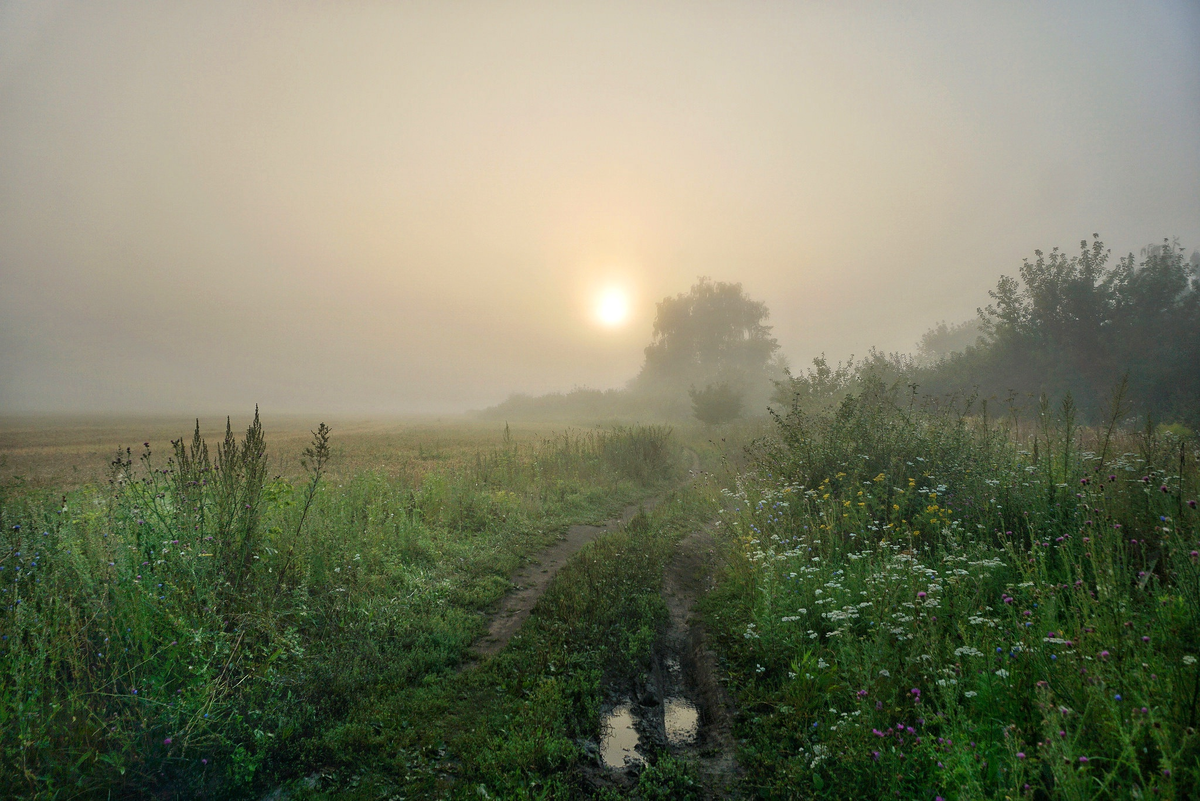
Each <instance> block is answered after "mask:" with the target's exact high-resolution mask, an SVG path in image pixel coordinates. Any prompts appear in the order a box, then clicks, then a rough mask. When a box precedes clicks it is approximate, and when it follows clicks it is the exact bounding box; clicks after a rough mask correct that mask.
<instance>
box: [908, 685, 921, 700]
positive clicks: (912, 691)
mask: <svg viewBox="0 0 1200 801" xmlns="http://www.w3.org/2000/svg"><path fill="white" fill-rule="evenodd" d="M909 692H911V693H912V694H913V695H915V696H916V697H918V698H920V697H921V691H920V690H918V689H917V688H916V687H913V688H912V689H911V690H909Z"/></svg>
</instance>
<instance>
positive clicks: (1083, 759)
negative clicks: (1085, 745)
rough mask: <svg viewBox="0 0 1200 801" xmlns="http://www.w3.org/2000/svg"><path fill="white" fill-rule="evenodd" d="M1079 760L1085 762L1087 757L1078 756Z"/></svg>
mask: <svg viewBox="0 0 1200 801" xmlns="http://www.w3.org/2000/svg"><path fill="white" fill-rule="evenodd" d="M1079 761H1080V762H1083V763H1086V762H1087V761H1088V758H1087V757H1080V758H1079Z"/></svg>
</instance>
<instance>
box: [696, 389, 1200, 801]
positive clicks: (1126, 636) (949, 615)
mask: <svg viewBox="0 0 1200 801" xmlns="http://www.w3.org/2000/svg"><path fill="white" fill-rule="evenodd" d="M1010 434H1011V432H1009V431H1007V430H1006V429H1004V428H997V427H996V425H995V423H994V421H992V422H989V421H988V420H987V418H986V415H974V416H969V415H967V414H965V413H964V412H963V411H962V410H958V411H955V410H953V409H947V408H943V409H942V410H941V411H936V410H915V409H909V408H907V404H906V403H904V402H902V401H899V400H898V399H897V397H896V396H895V395H894V393H891V392H888V391H886V390H885V389H884V388H882V387H875V388H874V389H871V388H868V390H867V391H866V392H864V393H863V394H862V395H860V396H858V397H855V398H850V399H849V400H847V401H846V402H845V403H843V404H842V406H841V407H840V408H839V409H837V410H836V411H834V412H831V413H829V414H825V415H816V416H810V415H805V414H804V413H802V411H801V410H800V409H798V408H797V409H794V410H793V411H792V413H790V414H789V415H787V416H785V417H783V418H781V419H780V421H779V427H778V430H777V432H776V435H775V436H774V437H772V438H770V439H769V440H767V441H764V442H762V443H761V444H760V446H759V447H758V449H757V466H756V468H755V469H754V470H752V471H750V472H747V473H744V474H743V475H741V477H740V479H739V481H738V483H737V485H736V486H735V487H734V488H731V489H730V490H728V491H727V498H726V509H725V511H724V512H723V515H722V521H723V522H722V525H721V529H720V530H722V531H723V533H724V535H723V538H722V539H723V543H724V548H725V551H726V553H725V555H726V559H727V569H726V575H725V578H724V580H723V581H722V584H721V586H720V588H719V590H718V591H717V592H716V593H714V594H712V595H710V596H709V598H707V599H706V602H705V615H706V618H707V620H708V622H709V624H710V625H711V626H712V627H713V629H714V631H715V632H716V633H717V640H718V643H719V648H720V651H721V654H722V656H723V657H724V658H725V659H726V660H727V664H728V666H729V671H730V681H731V688H732V689H733V690H734V693H735V696H736V698H737V701H738V704H739V708H740V715H739V717H738V721H737V736H738V738H739V740H740V742H741V743H742V745H741V747H740V749H739V759H740V761H741V764H742V766H743V768H744V769H745V771H746V781H745V789H746V791H747V792H748V793H749V794H752V795H761V796H764V797H811V798H850V797H900V798H928V799H934V798H936V797H941V798H945V799H951V798H962V799H967V798H972V799H973V798H1049V797H1053V798H1074V799H1090V798H1131V797H1132V798H1138V797H1160V798H1192V797H1196V795H1197V794H1198V793H1200V747H1198V746H1200V743H1198V740H1197V735H1196V728H1195V727H1196V726H1197V722H1198V721H1197V716H1198V712H1200V710H1198V706H1197V702H1198V700H1200V699H1198V694H1200V693H1198V688H1200V664H1198V663H1197V657H1198V656H1200V646H1198V643H1200V567H1198V565H1197V561H1198V559H1197V555H1196V554H1197V549H1200V543H1198V540H1200V517H1198V512H1197V511H1196V509H1195V499H1196V496H1197V489H1198V488H1197V475H1196V469H1195V464H1196V459H1197V456H1198V454H1197V451H1196V445H1195V441H1194V440H1192V441H1188V442H1185V441H1181V440H1179V439H1178V438H1176V437H1174V436H1173V435H1171V434H1170V433H1169V432H1168V433H1165V434H1156V433H1154V432H1153V431H1148V432H1147V433H1146V434H1145V435H1144V436H1142V437H1136V438H1135V437H1128V436H1127V437H1124V438H1122V437H1117V438H1110V437H1108V436H1106V434H1105V432H1104V431H1100V432H1093V431H1080V430H1079V429H1077V428H1076V427H1075V426H1074V420H1073V409H1072V408H1071V407H1070V404H1069V403H1067V404H1065V405H1064V406H1063V408H1062V409H1061V410H1051V409H1049V408H1046V407H1045V406H1044V407H1043V409H1042V411H1041V415H1040V417H1039V420H1038V424H1037V434H1036V438H1029V439H1025V440H1022V441H1017V440H1016V439H1015V438H1014V437H1012V436H1010Z"/></svg>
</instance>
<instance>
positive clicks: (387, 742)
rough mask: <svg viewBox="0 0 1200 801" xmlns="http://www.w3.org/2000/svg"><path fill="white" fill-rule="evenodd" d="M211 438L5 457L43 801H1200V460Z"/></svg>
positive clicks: (886, 410)
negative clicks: (713, 800)
mask: <svg viewBox="0 0 1200 801" xmlns="http://www.w3.org/2000/svg"><path fill="white" fill-rule="evenodd" d="M201 422H202V423H203V422H204V421H201ZM222 422H223V421H222ZM194 425H195V424H194V422H190V421H172V420H158V421H136V420H126V421H111V420H110V421H84V420H74V421H71V420H54V421H46V420H30V419H25V420H6V421H4V426H3V429H2V430H0V443H2V445H3V459H4V462H3V464H4V477H5V480H4V484H3V487H4V489H3V495H2V496H0V524H2V526H3V528H2V534H0V536H2V537H3V539H2V540H0V569H2V570H3V572H0V589H2V590H3V593H4V597H3V599H0V600H2V602H3V607H2V608H0V637H3V639H2V640H0V747H3V749H4V759H3V761H2V763H0V784H3V785H4V786H5V787H10V788H14V789H13V792H12V794H13V795H15V796H18V797H40V798H71V797H96V796H106V795H108V794H109V793H112V794H113V795H143V794H153V795H157V796H160V797H193V796H197V795H205V796H209V797H228V798H246V797H254V798H258V797H263V796H264V795H272V796H273V797H275V798H282V797H285V796H286V797H292V798H325V797H353V798H427V797H450V798H460V797H461V798H468V797H469V798H480V797H492V798H575V797H596V798H621V797H634V798H700V797H725V796H731V797H767V798H789V797H800V798H809V797H814V798H816V797H828V798H846V797H864V798H873V797H899V798H929V799H934V798H938V797H940V798H944V799H950V798H962V799H968V798H1018V797H1028V798H1051V797H1053V798H1060V797H1061V798H1081V799H1082V798H1097V797H1101V798H1133V797H1158V798H1188V797H1194V795H1195V793H1196V792H1197V791H1198V790H1197V788H1198V787H1200V761H1198V760H1200V748H1198V743H1197V739H1196V731H1195V726H1196V715H1197V712H1198V711H1200V708H1198V701H1200V665H1197V658H1198V656H1200V649H1198V647H1197V643H1198V642H1200V567H1198V565H1197V561H1198V558H1197V552H1198V550H1200V542H1197V540H1198V539H1200V536H1198V532H1200V517H1198V515H1200V513H1198V512H1197V510H1196V497H1197V483H1198V480H1197V471H1196V459H1197V457H1198V455H1200V454H1198V453H1197V449H1196V442H1195V440H1194V438H1189V437H1188V436H1187V434H1186V432H1184V433H1183V436H1182V437H1181V436H1179V435H1177V433H1175V432H1173V431H1171V430H1164V429H1152V428H1149V429H1146V430H1145V431H1142V432H1141V433H1138V432H1136V431H1125V430H1122V429H1120V427H1119V426H1116V425H1113V426H1104V425H1101V426H1099V427H1093V428H1084V427H1081V426H1079V425H1077V424H1076V422H1075V412H1074V410H1073V409H1072V408H1071V407H1070V405H1069V404H1067V405H1064V406H1062V407H1060V408H1058V407H1056V408H1050V407H1048V406H1044V407H1042V408H1041V409H1040V410H1037V412H1036V414H1035V415H1033V418H1032V419H1031V420H1029V421H1021V420H1019V419H1015V418H1014V419H1009V420H1001V421H996V420H989V419H988V418H987V416H986V414H982V415H981V414H979V413H978V412H977V411H974V410H972V409H970V408H961V407H956V406H954V405H953V404H951V405H945V404H943V405H942V406H941V407H939V408H933V407H931V408H928V409H920V408H916V409H914V408H912V407H911V405H909V404H907V403H905V402H903V401H902V400H900V399H898V397H897V395H896V394H895V392H894V391H889V390H888V389H886V388H884V387H882V386H875V387H872V386H870V385H868V386H867V387H865V388H864V389H863V391H861V392H860V393H859V394H858V395H857V396H851V397H850V398H848V399H847V400H845V401H843V402H842V403H841V405H840V406H838V407H837V408H836V409H832V410H830V411H826V412H814V411H806V410H805V409H802V408H800V407H799V406H797V407H796V408H794V409H792V410H791V412H790V413H787V414H783V415H781V416H780V417H779V418H778V419H777V420H776V421H775V422H774V423H765V422H763V423H746V424H742V425H741V426H739V427H732V426H725V427H721V428H718V429H712V428H708V429H701V428H696V429H676V430H671V429H668V428H665V427H659V426H629V427H624V428H620V427H618V428H610V429H573V430H563V429H558V430H555V429H552V428H550V427H548V426H543V427H541V428H538V427H536V426H528V425H526V426H507V425H503V424H496V423H493V422H488V423H476V422H470V421H464V420H448V421H434V420H428V421H394V422H381V421H358V422H355V421H334V425H333V429H332V433H331V434H330V435H329V436H328V438H326V437H325V436H324V432H323V430H321V429H316V426H315V425H314V424H311V423H309V422H307V421H301V420H295V419H279V420H271V419H264V420H263V421H261V426H260V425H259V421H258V420H257V419H254V420H245V419H243V420H241V421H237V424H235V425H232V426H231V430H230V431H229V432H228V434H227V433H226V431H225V429H224V426H223V425H222V426H220V427H216V428H211V429H210V428H205V427H203V426H202V427H201V428H200V429H199V430H197V431H192V430H191V429H192V427H193V426H194ZM313 429H316V432H315V433H314V431H313ZM171 440H178V444H177V445H174V446H173V445H172V444H171ZM146 442H148V443H149V446H148V447H147V446H146V445H144V444H143V443H146ZM122 443H124V444H125V445H126V446H128V447H129V448H130V450H129V451H127V452H126V451H124V450H122V451H121V452H120V455H119V456H118V450H117V447H118V446H119V445H121V444H122ZM135 446H136V447H135ZM14 475H20V476H22V478H20V479H16V478H12V476H14ZM605 521H611V522H608V523H605ZM514 581H515V582H516V583H517V584H518V585H522V586H523V587H524V589H522V588H521V587H517V588H514ZM509 614H512V615H515V617H512V618H509V617H508V615H509ZM510 619H511V621H512V623H511V625H505V621H506V620H510ZM489 632H490V634H489ZM681 710H682V711H681ZM689 710H690V715H691V716H690V717H688V713H689ZM681 715H682V717H681ZM681 720H682V721H683V722H682V723H680V721H681ZM681 726H682V728H681ZM688 726H691V727H692V728H691V729H690V730H689V729H688ZM622 736H625V737H627V743H626V744H627V745H628V746H632V744H633V743H637V747H636V749H633V750H630V751H628V752H626V754H627V755H628V756H629V757H630V758H631V761H630V762H624V757H623V756H621V755H620V753H619V749H618V746H619V745H620V743H621V742H622V741H621V737H622ZM614 749H617V750H614ZM613 753H617V754H618V755H617V757H615V758H614V757H613Z"/></svg>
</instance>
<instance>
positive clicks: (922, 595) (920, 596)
mask: <svg viewBox="0 0 1200 801" xmlns="http://www.w3.org/2000/svg"><path fill="white" fill-rule="evenodd" d="M917 597H918V598H921V599H922V600H923V599H924V598H925V591H924V590H921V591H920V592H918V593H917Z"/></svg>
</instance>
